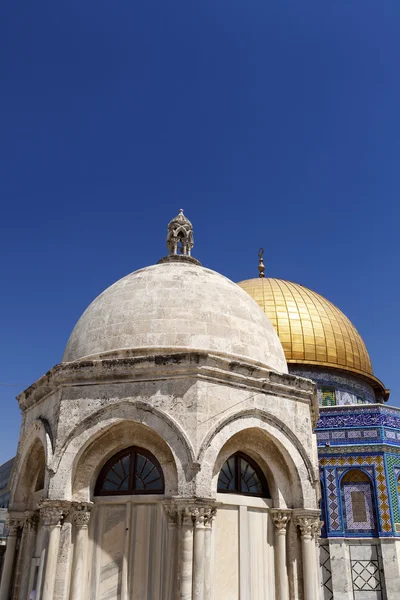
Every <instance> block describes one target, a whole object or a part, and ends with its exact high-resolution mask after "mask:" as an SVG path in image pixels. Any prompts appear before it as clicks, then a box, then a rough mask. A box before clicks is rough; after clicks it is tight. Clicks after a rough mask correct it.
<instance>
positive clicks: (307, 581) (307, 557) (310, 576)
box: [301, 535, 315, 600]
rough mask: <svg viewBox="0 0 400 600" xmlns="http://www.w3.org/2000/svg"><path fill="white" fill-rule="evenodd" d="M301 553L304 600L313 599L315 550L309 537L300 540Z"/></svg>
mask: <svg viewBox="0 0 400 600" xmlns="http://www.w3.org/2000/svg"><path fill="white" fill-rule="evenodd" d="M301 547H302V552H303V584H304V600H314V599H315V593H314V592H315V570H314V564H315V550H314V542H313V539H312V537H311V536H308V535H303V536H302V538H301Z"/></svg>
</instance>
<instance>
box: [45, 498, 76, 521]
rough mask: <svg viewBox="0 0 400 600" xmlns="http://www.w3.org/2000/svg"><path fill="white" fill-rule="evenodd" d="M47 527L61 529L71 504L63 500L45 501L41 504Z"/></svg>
mask: <svg viewBox="0 0 400 600" xmlns="http://www.w3.org/2000/svg"><path fill="white" fill-rule="evenodd" d="M39 509H40V516H41V517H42V519H43V522H44V525H45V527H61V525H62V522H63V520H64V519H65V517H66V516H67V514H68V513H69V510H70V503H69V502H63V501H61V500H44V501H43V502H41V503H40V504H39Z"/></svg>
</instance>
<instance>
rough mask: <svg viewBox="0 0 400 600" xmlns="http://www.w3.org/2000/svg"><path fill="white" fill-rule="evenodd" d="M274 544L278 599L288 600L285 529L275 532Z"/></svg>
mask: <svg viewBox="0 0 400 600" xmlns="http://www.w3.org/2000/svg"><path fill="white" fill-rule="evenodd" d="M275 544H276V549H275V552H276V554H275V560H276V567H277V568H276V575H277V584H278V586H277V588H278V589H277V592H278V599H279V600H289V585H288V575H287V569H286V529H278V530H277V531H276V532H275Z"/></svg>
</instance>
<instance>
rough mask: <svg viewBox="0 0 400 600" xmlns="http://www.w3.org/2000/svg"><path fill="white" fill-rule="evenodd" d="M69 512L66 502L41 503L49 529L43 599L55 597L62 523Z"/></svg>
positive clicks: (43, 515)
mask: <svg viewBox="0 0 400 600" xmlns="http://www.w3.org/2000/svg"><path fill="white" fill-rule="evenodd" d="M67 513H68V508H67V506H66V503H64V502H57V501H52V500H45V501H43V502H42V503H41V505H40V514H41V517H42V518H43V522H44V526H45V527H46V529H47V530H48V543H47V557H46V566H45V571H44V582H43V592H42V596H41V600H53V598H54V584H55V581H56V570H57V561H58V550H59V547H60V530H61V523H62V520H63V519H64V517H65V516H66V514H67Z"/></svg>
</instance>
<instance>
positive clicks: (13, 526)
mask: <svg viewBox="0 0 400 600" xmlns="http://www.w3.org/2000/svg"><path fill="white" fill-rule="evenodd" d="M20 525H21V522H20V521H19V520H17V519H12V518H11V519H9V520H8V522H7V529H8V537H7V545H6V553H5V556H4V562H3V573H2V577H1V584H0V600H9V597H10V593H11V589H10V588H11V577H12V573H13V567H14V562H15V550H16V547H17V536H18V529H19V527H20Z"/></svg>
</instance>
